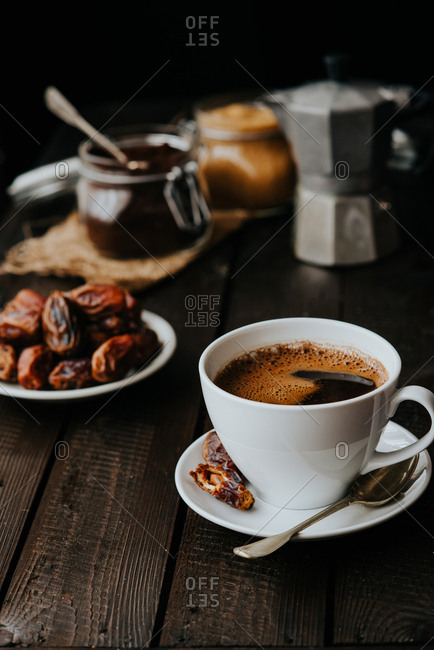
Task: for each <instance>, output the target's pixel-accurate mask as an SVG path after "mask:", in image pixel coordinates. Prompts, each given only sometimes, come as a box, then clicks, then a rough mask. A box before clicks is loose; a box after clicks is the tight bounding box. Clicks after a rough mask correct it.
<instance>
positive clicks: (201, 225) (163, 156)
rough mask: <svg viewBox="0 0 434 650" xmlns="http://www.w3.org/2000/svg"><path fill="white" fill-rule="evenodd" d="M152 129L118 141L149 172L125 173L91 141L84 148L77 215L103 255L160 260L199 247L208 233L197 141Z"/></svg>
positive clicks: (164, 129)
mask: <svg viewBox="0 0 434 650" xmlns="http://www.w3.org/2000/svg"><path fill="white" fill-rule="evenodd" d="M151 126H152V128H151V129H150V131H149V133H143V134H140V135H133V136H128V137H124V138H119V139H117V140H116V142H117V144H118V146H119V147H120V148H121V149H122V150H123V151H124V152H125V153H126V154H127V156H128V158H129V159H130V160H140V161H142V160H144V161H146V162H147V163H148V167H147V168H146V170H140V169H137V170H129V169H125V168H124V167H122V165H121V164H120V163H119V162H118V161H117V160H115V159H114V158H111V157H110V156H109V155H108V154H106V153H105V152H103V151H101V150H100V149H98V148H97V147H95V146H93V145H92V143H91V142H85V143H83V144H82V145H81V146H80V148H79V157H80V161H81V170H80V178H79V181H78V184H77V196H78V210H79V213H80V217H81V219H82V222H83V223H84V224H85V226H86V229H87V233H88V236H89V238H90V240H91V241H92V242H93V244H94V245H95V246H96V247H97V248H98V250H99V251H100V252H101V253H102V254H104V255H107V256H111V257H120V258H131V257H146V256H150V257H156V256H160V257H161V256H163V255H168V254H170V253H173V252H175V251H178V250H183V249H186V248H191V247H193V246H200V245H201V243H203V242H204V241H205V240H206V238H207V235H208V233H209V228H210V214H209V210H208V206H207V204H206V202H205V199H204V197H203V195H202V193H201V190H200V187H199V184H198V182H197V178H196V171H197V165H196V162H195V159H194V153H193V152H194V144H193V142H192V140H191V139H190V138H189V137H188V134H185V135H184V134H182V135H181V134H180V132H178V129H177V127H169V126H164V125H158V126H155V125H151Z"/></svg>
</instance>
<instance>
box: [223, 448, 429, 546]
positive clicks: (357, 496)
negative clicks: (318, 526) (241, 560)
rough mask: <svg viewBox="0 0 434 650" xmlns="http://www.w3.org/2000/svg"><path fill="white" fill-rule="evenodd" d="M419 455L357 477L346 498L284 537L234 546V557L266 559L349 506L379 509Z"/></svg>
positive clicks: (395, 491)
mask: <svg viewBox="0 0 434 650" xmlns="http://www.w3.org/2000/svg"><path fill="white" fill-rule="evenodd" d="M418 460H419V455H416V456H413V457H412V458H410V459H409V460H403V461H401V462H400V463H395V464H394V465H389V466H387V467H380V468H379V469H375V470H373V471H372V472H369V473H368V474H360V475H359V476H358V477H357V478H356V479H355V481H354V483H353V484H352V486H351V487H350V490H349V492H348V494H347V495H346V496H344V497H342V499H339V501H336V503H332V504H331V505H330V506H327V508H324V510H320V512H318V513H316V514H315V515H313V516H312V517H310V518H309V519H306V520H305V521H302V522H301V523H299V524H297V525H296V526H294V527H293V528H290V529H289V530H287V531H286V532H284V533H278V534H277V535H271V536H270V537H264V538H263V539H260V540H259V541H257V542H252V543H251V544H246V545H245V546H237V547H236V548H234V553H235V555H240V556H241V557H246V558H258V557H263V556H264V555H269V554H270V553H273V551H276V550H277V549H278V548H280V547H281V546H283V545H284V544H286V542H288V541H289V540H290V539H291V538H292V537H293V536H294V535H296V534H297V533H299V532H301V531H302V530H304V529H305V528H307V527H308V526H312V524H315V523H316V522H317V521H321V519H324V518H325V517H328V516H329V515H332V514H333V513H335V512H338V510H342V508H346V507H347V506H351V505H352V504H353V503H359V504H361V505H364V506H382V505H384V504H385V503H387V502H388V501H391V500H392V499H394V498H395V497H396V496H397V495H398V494H399V493H400V492H401V491H402V490H403V488H404V486H405V485H406V484H407V482H408V481H409V480H410V479H411V477H412V474H413V472H414V470H415V469H416V465H417V463H418Z"/></svg>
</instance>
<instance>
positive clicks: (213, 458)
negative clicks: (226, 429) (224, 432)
mask: <svg viewBox="0 0 434 650" xmlns="http://www.w3.org/2000/svg"><path fill="white" fill-rule="evenodd" d="M202 455H203V457H204V460H205V462H206V464H207V465H221V466H222V467H224V468H225V469H232V470H235V471H236V472H237V473H238V474H240V471H239V470H238V468H237V467H236V465H235V463H234V461H233V460H232V458H231V457H230V456H229V454H228V452H227V451H226V449H225V447H224V446H223V443H222V442H221V440H220V438H219V437H218V435H217V432H216V431H210V432H209V433H208V435H207V436H206V438H205V440H204V441H203V445H202ZM240 475H241V474H240Z"/></svg>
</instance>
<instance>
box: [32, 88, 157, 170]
mask: <svg viewBox="0 0 434 650" xmlns="http://www.w3.org/2000/svg"><path fill="white" fill-rule="evenodd" d="M44 99H45V104H46V106H47V108H48V109H49V110H50V111H51V112H52V113H54V115H56V116H57V117H60V119H61V120H63V121H64V122H66V123H67V124H70V125H71V126H75V127H76V128H77V129H79V130H80V131H83V133H85V134H86V135H87V136H89V138H91V139H92V140H93V141H94V142H95V143H96V144H97V145H99V146H100V147H101V148H102V149H104V150H105V151H107V152H108V153H109V154H110V155H111V156H113V157H114V158H116V159H117V160H118V161H119V162H120V163H121V165H123V166H124V167H126V168H127V169H130V170H136V169H148V167H149V163H148V162H146V161H145V160H130V159H129V158H128V156H127V155H126V154H125V153H124V152H123V151H122V149H119V147H118V146H117V145H116V144H115V143H114V142H113V141H112V140H110V138H107V137H106V136H105V135H103V134H102V133H100V132H99V131H97V129H96V128H95V127H94V126H92V125H91V124H89V122H88V121H87V120H85V119H84V117H83V116H82V115H80V113H79V112H78V111H77V109H76V108H75V106H73V105H72V104H71V102H70V101H69V100H67V99H66V97H65V96H64V95H62V93H61V92H60V91H59V90H57V88H54V86H48V88H46V90H45V93H44Z"/></svg>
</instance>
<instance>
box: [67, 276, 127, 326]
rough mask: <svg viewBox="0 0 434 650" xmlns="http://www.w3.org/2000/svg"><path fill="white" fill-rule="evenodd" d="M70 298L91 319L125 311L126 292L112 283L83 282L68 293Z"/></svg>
mask: <svg viewBox="0 0 434 650" xmlns="http://www.w3.org/2000/svg"><path fill="white" fill-rule="evenodd" d="M67 297H68V299H69V300H70V301H71V302H72V303H73V304H74V305H76V306H77V307H78V308H79V309H80V310H81V311H82V312H83V313H84V314H86V316H87V317H88V318H89V319H91V320H95V319H101V318H102V317H104V316H110V315H112V314H120V313H122V312H124V311H125V309H126V306H125V292H124V290H123V289H121V288H120V287H117V286H115V285H112V284H82V285H80V286H79V287H76V288H75V289H73V290H72V291H69V292H68V293H67Z"/></svg>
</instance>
